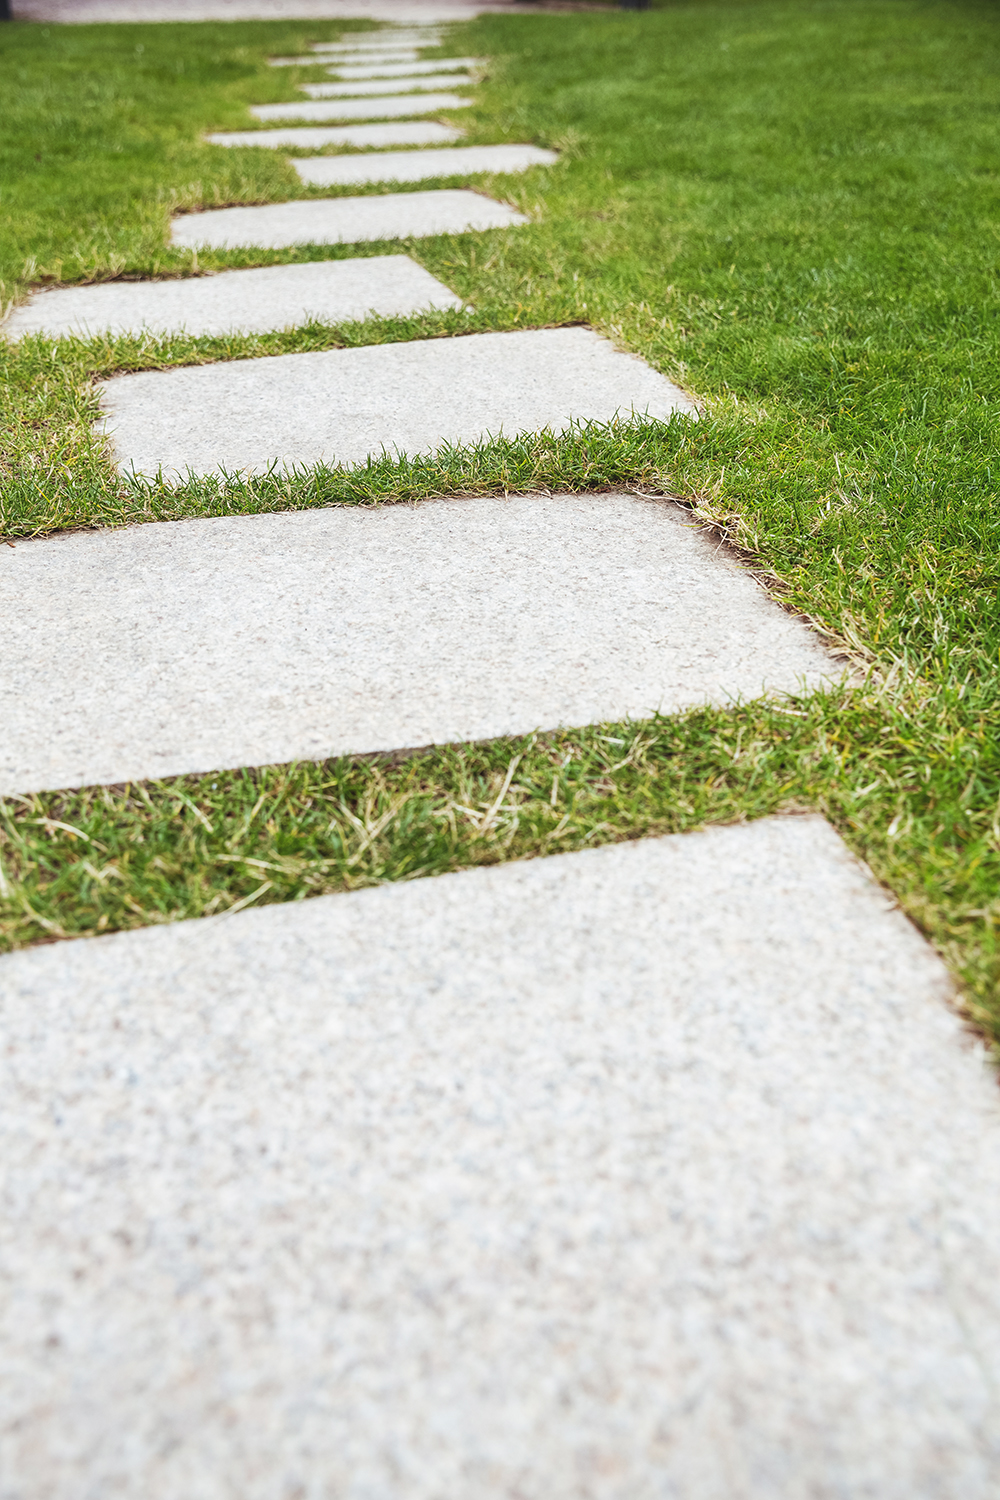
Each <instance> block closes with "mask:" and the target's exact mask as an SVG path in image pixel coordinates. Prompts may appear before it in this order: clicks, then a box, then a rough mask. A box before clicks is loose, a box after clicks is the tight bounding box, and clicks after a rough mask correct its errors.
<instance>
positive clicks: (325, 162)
mask: <svg viewBox="0 0 1000 1500" xmlns="http://www.w3.org/2000/svg"><path fill="white" fill-rule="evenodd" d="M558 160H559V158H558V157H557V155H556V153H555V152H554V151H546V150H545V149H544V148H543V147H541V146H520V145H517V146H453V147H451V148H450V149H449V148H448V147H444V148H438V149H437V150H434V151H376V152H372V154H371V155H370V156H363V155H361V154H360V153H358V154H357V155H351V156H305V157H303V156H300V157H296V158H294V159H293V161H292V166H293V167H294V168H295V170H296V172H297V173H298V174H299V176H300V177H301V178H302V181H303V182H311V183H316V184H319V185H321V186H323V187H329V186H331V185H332V184H334V183H339V184H342V185H346V186H350V185H353V184H357V183H362V182H422V181H423V180H424V179H425V178H428V177H457V176H461V175H464V174H465V173H472V172H525V171H527V169H528V168H529V167H547V166H552V164H553V163H554V162H556V161H558Z"/></svg>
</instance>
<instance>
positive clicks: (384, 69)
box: [327, 57, 483, 78]
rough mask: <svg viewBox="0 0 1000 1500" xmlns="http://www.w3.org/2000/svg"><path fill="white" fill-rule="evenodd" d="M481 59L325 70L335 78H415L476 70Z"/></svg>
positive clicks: (367, 64)
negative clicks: (469, 69) (421, 75)
mask: <svg viewBox="0 0 1000 1500" xmlns="http://www.w3.org/2000/svg"><path fill="white" fill-rule="evenodd" d="M482 64H483V58H481V57H438V58H435V59H434V60H433V62H414V63H389V62H386V63H366V64H365V65H364V66H353V65H347V64H345V65H344V66H343V67H340V66H338V67H335V68H327V72H328V73H332V74H334V75H335V76H336V77H337V78H416V77H418V76H419V75H420V74H421V73H455V72H458V71H460V70H461V71H463V72H464V71H465V70H466V69H467V68H478V67H481V66H482Z"/></svg>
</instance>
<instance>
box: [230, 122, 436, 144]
mask: <svg viewBox="0 0 1000 1500" xmlns="http://www.w3.org/2000/svg"><path fill="white" fill-rule="evenodd" d="M461 134H462V132H461V131H460V130H456V129H455V127H454V126H453V125H439V124H438V123H437V122H436V121H434V120H414V121H412V122H411V121H409V120H399V121H398V122H394V123H393V124H391V125H315V126H310V125H298V126H295V125H293V126H290V127H289V128H288V129H287V130H222V131H216V132H215V133H214V134H212V135H207V136H206V137H205V139H206V141H208V142H209V144H210V145H213V146H264V147H266V148H267V149H269V150H271V151H273V150H275V149H276V148H280V147H284V146H293V147H295V148H297V149H298V150H305V151H318V150H320V149H321V148H322V147H324V146H356V147H357V148H358V149H360V150H366V151H368V150H370V151H377V150H378V149H379V147H381V146H450V145H451V143H452V141H457V140H459V138H460V137H461Z"/></svg>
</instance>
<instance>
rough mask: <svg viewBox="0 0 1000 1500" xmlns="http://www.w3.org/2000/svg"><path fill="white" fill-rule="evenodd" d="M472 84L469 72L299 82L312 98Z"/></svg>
mask: <svg viewBox="0 0 1000 1500" xmlns="http://www.w3.org/2000/svg"><path fill="white" fill-rule="evenodd" d="M472 82H473V80H472V78H471V77H470V76H469V74H467V73H428V74H427V75H426V76H424V77H421V78H373V79H367V80H364V79H362V80H359V81H358V82H356V83H300V84H299V88H300V89H301V90H302V92H303V94H308V95H309V98H310V99H349V98H352V97H354V98H359V99H361V98H365V99H367V98H372V97H378V98H388V97H389V96H390V95H396V94H419V93H431V92H433V91H434V90H435V89H440V88H444V89H450V88H464V87H466V86H467V85H468V84H471V83H472Z"/></svg>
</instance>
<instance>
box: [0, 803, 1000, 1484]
mask: <svg viewBox="0 0 1000 1500" xmlns="http://www.w3.org/2000/svg"><path fill="white" fill-rule="evenodd" d="M553 934H558V941H553ZM0 992H2V995H3V997H4V998H3V1020H4V1032H5V1047H4V1050H3V1053H2V1060H0V1066H2V1068H3V1073H4V1079H3V1086H2V1088H0V1110H2V1114H3V1128H4V1143H5V1144H4V1160H5V1169H6V1175H7V1187H6V1196H5V1202H4V1213H3V1215H2V1216H0V1267H2V1271H3V1276H4V1280H5V1282H6V1286H7V1293H6V1295H5V1297H4V1298H3V1301H2V1304H0V1306H2V1312H0V1320H2V1321H0V1338H2V1342H3V1345H4V1348H5V1358H4V1361H3V1365H2V1367H0V1381H2V1401H3V1408H4V1412H5V1416H6V1421H5V1423H4V1426H3V1434H2V1437H0V1444H2V1448H0V1461H2V1465H3V1471H4V1474H5V1478H6V1484H7V1487H8V1489H9V1492H10V1493H11V1494H12V1495H17V1496H18V1497H26V1500H40V1497H42V1496H46V1497H49V1496H59V1497H62V1496H66V1497H69V1496H104V1495H117V1494H121V1495H126V1494H127V1495H137V1496H138V1495H142V1496H143V1497H145V1500H178V1497H181V1496H183V1497H190V1496H197V1497H198V1500H232V1497H235V1496H239V1497H241V1500H273V1497H275V1496H282V1497H285V1496H288V1497H290V1496H294V1495H301V1496H309V1497H317V1500H318V1497H325V1496H333V1495H336V1496H337V1497H343V1500H372V1497H383V1496H405V1497H406V1500H442V1497H453V1496H456V1497H457V1496H475V1497H476V1500H509V1497H511V1496H514V1495H517V1496H519V1497H525V1500H623V1497H628V1500H664V1497H667V1496H669V1497H671V1500H737V1497H738V1500H776V1497H779V1496H780V1497H781V1500H839V1497H845V1500H846V1497H850V1500H995V1496H996V1495H997V1493H998V1492H1000V1439H998V1426H997V1423H996V1420H995V1413H996V1404H995V1403H996V1395H995V1392H996V1389H997V1382H998V1380H1000V1283H998V1279H997V1276H996V1246H997V1244H998V1243H1000V1194H998V1193H997V1190H996V1189H997V1182H998V1180H1000V1111H998V1104H997V1097H996V1089H995V1083H994V1082H993V1079H992V1077H991V1075H990V1074H989V1072H988V1070H987V1068H986V1067H985V1065H984V1063H983V1061H982V1060H981V1053H980V1052H979V1051H977V1050H975V1049H973V1048H972V1047H971V1046H969V1045H968V1044H967V1043H966V1042H965V1040H964V1038H963V1036H962V1033H961V1030H960V1027H959V1025H958V1023H957V1022H956V1021H955V1019H954V1018H953V1017H952V1015H951V1014H950V1012H949V1010H948V1008H947V1003H946V1002H947V999H948V997H949V994H950V985H949V982H948V979H947V976H946V974H945V973H944V971H943V969H942V966H941V964H940V963H939V962H938V960H937V959H936V958H935V957H934V956H933V954H932V953H931V952H930V951H929V950H928V948H927V946H926V945H925V943H924V942H923V941H922V939H921V938H920V937H919V936H918V934H917V933H916V932H915V931H914V930H913V929H912V928H911V927H910V926H909V925H908V924H907V923H906V921H905V920H904V919H903V917H902V916H901V915H900V914H899V912H898V911H895V910H892V909H891V905H890V903H889V902H888V901H887V900H886V898H885V897H884V895H883V894H882V892H881V891H879V890H878V889H877V887H875V886H874V885H873V884H872V882H871V881H870V879H869V878H868V877H867V876H866V875H865V873H864V872H863V871H862V870H861V869H859V867H858V866H857V865H855V864H854V863H853V861H852V860H851V859H850V857H849V856H848V854H847V852H846V850H845V849H844V847H843V845H842V844H841V843H840V841H839V840H838V839H837V837H836V836H835V834H834V833H833V832H832V830H831V829H830V828H829V827H828V826H827V825H825V824H824V823H823V822H821V821H820V820H819V819H814V818H804V819H788V820H781V819H774V820H767V821H764V822H759V823H756V824H752V825H750V826H748V827H738V828H724V829H713V830H710V831H708V832H706V833H697V834H690V835H687V836H679V837H678V836H675V837H673V838H666V839H655V840H645V841H643V842H640V843H635V844H625V845H619V846H617V847H608V848H603V849H597V850H592V851H588V852H584V853H579V854H569V855H563V856H557V857H555V858H550V859H540V860H536V861H533V862H531V863H526V864H520V865H506V866H500V867H497V868H493V869H479V870H473V871H469V872H464V873H460V874H454V875H445V876H442V877H439V878H438V879H433V880H429V879H425V880H418V881H412V882H407V883H405V884H400V885H390V886H383V887H381V888H380V889H377V890H366V891H360V892H356V893H354V894H350V895H339V896H332V897H323V898H320V899H317V900H311V901H304V902H297V903H294V904H292V905H286V906H274V907H270V908H267V909H264V910H258V911H244V912H241V913H239V914H237V915H235V916H234V917H232V918H225V917H223V918H220V919H213V920H208V921H201V922H187V923H180V924H177V925H174V926H167V927H159V928H154V929H149V930H146V931H144V932H137V933H129V934H125V935H121V936H114V937H104V938H97V939H96V940H91V941H81V942H74V943H61V944H56V945H52V946H48V947H43V948H40V949H36V950H34V951H30V952H27V953H19V954H14V955H11V956H8V957H5V958H0Z"/></svg>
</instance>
